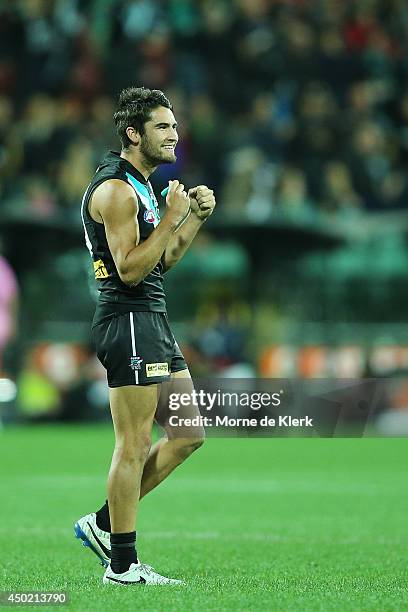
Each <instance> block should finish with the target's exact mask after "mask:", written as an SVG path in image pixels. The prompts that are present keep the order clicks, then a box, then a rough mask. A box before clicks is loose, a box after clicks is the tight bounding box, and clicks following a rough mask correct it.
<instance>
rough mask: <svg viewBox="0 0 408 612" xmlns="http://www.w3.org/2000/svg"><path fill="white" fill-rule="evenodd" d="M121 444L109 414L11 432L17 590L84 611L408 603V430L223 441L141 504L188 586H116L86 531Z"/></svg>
mask: <svg viewBox="0 0 408 612" xmlns="http://www.w3.org/2000/svg"><path fill="white" fill-rule="evenodd" d="M112 444H113V436H112V432H111V430H110V428H109V427H108V426H99V425H98V426H84V427H72V426H69V427H65V428H64V427H52V426H51V427H37V428H32V429H26V428H21V429H18V428H15V429H14V428H13V429H9V430H7V429H6V430H5V431H4V432H3V433H2V434H1V435H0V474H1V481H2V493H3V494H2V509H3V516H5V517H6V520H5V521H4V522H3V523H2V525H1V526H0V538H1V542H2V560H3V563H2V567H1V570H0V577H1V582H2V588H3V589H13V588H15V589H18V588H20V590H21V589H25V590H29V589H30V590H33V589H40V590H42V589H46V590H68V591H69V592H70V595H71V603H70V605H69V609H75V610H93V609H95V610H106V609H108V608H111V607H112V606H114V607H116V608H118V609H121V610H131V609H134V608H135V607H138V608H140V609H143V610H166V611H167V610H180V611H183V612H184V610H201V609H207V610H341V611H342V610H353V611H355V610H381V611H382V610H404V609H408V592H407V584H408V582H407V579H408V576H407V570H406V567H407V556H408V554H407V544H408V541H407V540H408V537H407V533H408V530H407V526H406V516H407V515H408V514H407V511H408V494H407V487H406V481H407V462H408V452H407V451H408V440H405V439H388V440H382V439H349V440H343V439H336V440H319V439H279V440H278V439H259V440H252V439H251V440H250V439H213V440H209V441H208V442H207V444H206V445H205V446H204V447H203V449H201V450H200V451H199V452H198V453H196V454H195V456H193V457H192V458H191V460H190V461H189V462H187V463H186V464H185V465H184V466H182V467H180V468H179V469H178V470H177V471H176V472H175V473H174V475H173V476H172V477H171V478H170V479H169V480H168V481H167V482H165V483H164V484H163V485H162V486H161V487H159V488H158V489H157V490H156V491H154V492H153V493H152V494H151V495H149V496H147V497H146V498H145V500H143V502H142V505H141V510H140V521H139V532H140V534H139V548H140V551H141V554H142V558H143V560H144V561H146V562H147V563H151V564H152V565H153V566H155V567H156V568H157V569H158V570H159V571H162V572H163V573H165V572H168V573H169V575H174V576H176V577H182V578H183V577H184V578H185V579H186V580H187V581H188V585H187V586H186V587H176V588H172V589H168V588H163V587H159V588H154V589H140V588H138V589H136V592H135V590H134V589H131V590H130V592H129V589H117V588H114V587H113V588H110V587H108V588H106V587H103V586H102V584H101V582H100V579H101V576H102V571H103V570H102V568H101V567H100V566H99V565H98V562H97V560H96V557H94V556H93V555H92V553H90V552H89V551H88V550H86V549H85V548H83V547H82V546H81V545H80V544H79V542H78V541H76V540H75V539H74V538H73V536H72V523H73V522H74V520H75V519H76V518H78V517H79V516H80V515H81V514H84V513H86V512H89V511H91V510H93V509H95V508H96V507H97V506H98V505H99V503H100V502H101V501H103V499H104V487H105V479H106V474H105V472H106V471H107V469H108V465H109V461H110V453H111V448H112ZM47 609H48V610H50V609H51V608H49V607H47Z"/></svg>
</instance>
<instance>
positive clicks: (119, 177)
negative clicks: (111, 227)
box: [84, 176, 140, 226]
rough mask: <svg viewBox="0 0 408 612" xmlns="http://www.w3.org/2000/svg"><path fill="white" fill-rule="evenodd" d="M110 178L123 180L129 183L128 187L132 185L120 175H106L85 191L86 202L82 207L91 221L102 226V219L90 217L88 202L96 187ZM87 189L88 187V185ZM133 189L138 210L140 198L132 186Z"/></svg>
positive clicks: (110, 179)
mask: <svg viewBox="0 0 408 612" xmlns="http://www.w3.org/2000/svg"><path fill="white" fill-rule="evenodd" d="M112 180H115V181H123V183H126V185H129V187H132V188H133V186H132V185H131V184H130V183H129V181H128V180H127V179H125V178H122V177H121V176H107V177H104V178H102V179H101V180H100V181H97V182H96V183H95V185H92V189H91V190H90V191H89V193H87V194H86V202H85V207H84V208H86V212H87V214H88V215H89V217H90V218H91V219H92V221H93V222H94V223H97V224H98V225H102V226H103V225H104V223H103V221H102V222H101V221H96V220H95V219H94V218H93V217H92V215H91V213H90V211H89V204H90V201H91V198H92V196H93V194H94V193H95V190H96V189H97V188H98V187H99V186H100V185H102V183H105V182H106V181H112ZM88 189H89V187H88ZM133 191H134V193H135V194H136V198H137V206H138V210H139V207H140V199H139V196H138V194H137V191H136V190H135V189H134V188H133Z"/></svg>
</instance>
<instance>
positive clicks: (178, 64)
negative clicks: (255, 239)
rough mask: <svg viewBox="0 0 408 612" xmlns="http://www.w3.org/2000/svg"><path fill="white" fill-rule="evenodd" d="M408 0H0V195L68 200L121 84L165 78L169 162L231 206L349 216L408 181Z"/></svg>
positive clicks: (25, 204)
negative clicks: (175, 124)
mask: <svg viewBox="0 0 408 612" xmlns="http://www.w3.org/2000/svg"><path fill="white" fill-rule="evenodd" d="M407 83H408V4H407V2H406V0H388V1H387V2H383V1H382V0H358V1H357V0H103V1H99V0H3V1H2V2H1V3H0V197H1V200H2V210H3V211H7V212H10V213H12V214H14V215H18V214H21V215H22V216H24V217H26V216H27V214H28V215H33V216H34V215H36V216H38V217H51V216H53V215H58V214H61V213H62V214H63V215H64V218H66V217H68V218H71V219H72V221H73V222H77V223H79V218H78V206H79V201H80V199H81V196H82V193H83V191H84V187H85V186H86V185H87V183H88V181H89V178H90V176H91V175H92V173H93V171H94V169H95V167H96V165H97V164H98V162H99V159H100V157H101V156H102V155H103V153H104V151H105V149H106V148H114V149H115V148H116V149H117V147H118V141H117V138H116V136H115V134H114V130H113V122H112V114H113V109H114V105H115V98H116V96H117V94H118V92H119V90H120V89H121V88H123V87H125V86H128V85H130V84H133V85H142V84H143V85H145V86H147V87H152V88H160V89H163V90H164V91H165V92H166V93H167V95H168V96H169V97H170V99H171V100H172V102H173V104H174V108H175V112H176V116H177V119H178V121H179V123H180V144H179V147H178V161H177V164H176V167H174V166H172V167H164V168H161V169H159V170H158V171H157V172H156V173H155V175H154V182H155V183H156V185H157V186H158V187H159V186H161V185H163V183H164V182H165V181H166V180H167V179H168V178H170V177H176V176H177V177H183V180H184V182H185V183H186V184H187V185H190V184H196V183H197V182H200V183H201V182H207V183H208V184H211V185H212V186H214V187H215V189H216V193H217V195H218V199H219V202H220V204H221V206H220V208H222V210H223V211H224V213H225V214H226V215H232V216H235V215H239V216H240V218H244V219H245V218H246V217H247V218H251V219H254V220H261V221H262V220H265V219H268V218H271V217H273V216H274V215H275V216H277V215H278V216H279V215H282V216H284V217H289V218H296V219H302V218H303V217H307V216H309V217H310V216H311V217H312V218H313V216H315V215H317V214H322V215H330V214H333V213H335V214H338V215H343V216H344V215H345V216H350V215H351V216H353V215H356V214H361V212H362V211H364V210H370V211H379V210H390V209H392V210H395V209H399V208H402V207H404V206H405V201H406V198H407V196H408V183H407V173H406V172H405V167H406V164H407V158H408V126H407V120H408V86H407Z"/></svg>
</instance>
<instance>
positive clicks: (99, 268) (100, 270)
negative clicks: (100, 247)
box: [93, 259, 109, 280]
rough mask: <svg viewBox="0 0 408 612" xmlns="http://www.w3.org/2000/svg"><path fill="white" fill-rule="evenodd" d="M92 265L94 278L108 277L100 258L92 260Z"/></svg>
mask: <svg viewBox="0 0 408 612" xmlns="http://www.w3.org/2000/svg"><path fill="white" fill-rule="evenodd" d="M93 266H94V272H95V278H96V280H99V279H101V278H108V276H109V273H108V271H107V269H106V266H105V264H104V263H103V261H102V259H98V261H94V262H93Z"/></svg>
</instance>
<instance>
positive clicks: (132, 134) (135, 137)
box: [126, 126, 140, 145]
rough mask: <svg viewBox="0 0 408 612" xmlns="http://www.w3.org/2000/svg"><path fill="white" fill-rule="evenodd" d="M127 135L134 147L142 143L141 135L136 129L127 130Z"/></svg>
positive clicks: (129, 128) (128, 128)
mask: <svg viewBox="0 0 408 612" xmlns="http://www.w3.org/2000/svg"><path fill="white" fill-rule="evenodd" d="M126 135H127V137H128V138H129V140H130V142H131V143H132V144H134V145H138V144H139V142H140V134H139V132H136V130H135V128H134V127H131V126H129V127H127V128H126Z"/></svg>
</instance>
